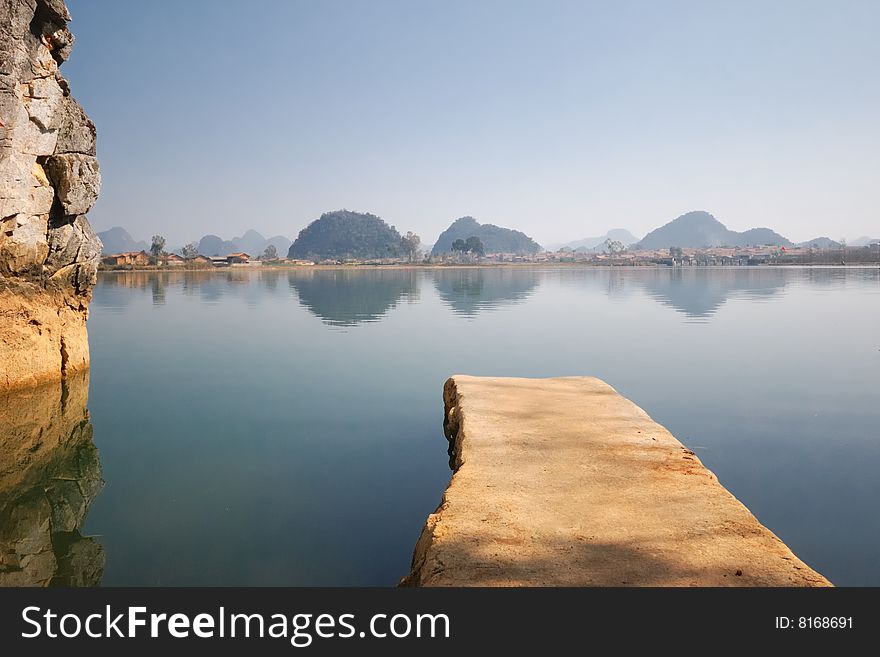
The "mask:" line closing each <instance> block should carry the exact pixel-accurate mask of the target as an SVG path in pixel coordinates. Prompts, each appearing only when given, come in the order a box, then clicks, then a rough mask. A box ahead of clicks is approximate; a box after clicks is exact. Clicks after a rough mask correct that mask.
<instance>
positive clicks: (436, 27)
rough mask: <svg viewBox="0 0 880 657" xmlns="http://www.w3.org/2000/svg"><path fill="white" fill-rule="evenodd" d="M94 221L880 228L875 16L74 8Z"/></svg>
mask: <svg viewBox="0 0 880 657" xmlns="http://www.w3.org/2000/svg"><path fill="white" fill-rule="evenodd" d="M68 5H69V7H70V10H71V13H72V14H73V22H72V24H71V29H72V30H73V32H74V33H75V34H76V37H77V43H76V46H75V48H74V51H73V56H72V57H71V59H70V61H68V62H67V63H66V64H65V65H64V67H63V68H62V72H63V73H64V74H65V75H66V76H67V77H68V78H69V79H70V80H71V85H72V88H73V92H74V95H76V96H77V98H78V99H79V100H80V102H81V103H82V104H83V106H84V107H85V108H86V110H87V111H88V113H89V114H90V115H91V117H92V118H93V119H94V121H95V123H96V124H97V126H98V155H99V158H100V162H101V171H102V174H103V177H104V188H103V190H102V193H101V197H100V199H99V201H98V204H97V205H96V206H95V208H94V210H93V211H92V212H91V213H90V215H89V216H90V218H91V220H92V223H93V225H94V226H95V227H96V229H98V230H103V229H106V228H109V227H111V226H115V225H121V226H124V227H126V228H127V229H129V231H130V232H131V233H132V234H133V235H134V236H135V238H137V239H143V238H147V239H148V238H149V236H150V235H152V234H153V233H157V232H158V233H162V234H164V235H166V237H168V240H169V243H170V244H181V243H183V242H184V241H189V240H191V239H194V238H197V237H200V236H201V235H203V234H205V233H217V234H219V235H221V236H223V237H225V238H229V237H232V236H233V235H238V234H241V233H242V232H244V230H246V229H247V228H256V229H257V230H259V231H260V232H262V233H263V234H264V235H267V236H269V235H274V234H278V233H282V234H285V235H288V236H289V237H295V236H296V234H297V233H298V232H299V230H300V229H302V228H303V227H304V226H305V225H306V224H308V223H309V222H310V221H312V220H314V219H316V218H317V217H318V216H320V214H321V213H322V212H324V211H328V210H334V209H339V208H348V209H351V210H362V211H369V212H373V213H375V214H378V215H379V216H381V217H383V218H384V219H385V220H386V221H388V222H389V223H391V224H394V225H396V226H397V228H398V229H399V230H401V231H405V230H414V231H415V232H417V233H419V234H420V235H421V236H422V240H423V242H427V243H431V242H433V241H434V240H435V239H436V237H437V235H438V233H439V232H440V231H441V230H443V229H444V228H445V227H446V226H447V225H448V224H449V223H450V222H451V221H452V220H453V219H455V218H457V217H460V216H462V215H466V214H470V215H473V216H475V217H476V218H477V219H478V220H480V221H482V222H491V223H496V224H499V225H502V226H508V227H514V228H518V229H521V230H524V231H525V232H527V233H529V234H530V235H532V236H533V237H534V238H535V239H537V240H538V241H539V242H542V243H544V244H546V243H552V242H560V241H567V240H572V239H576V238H581V237H586V236H591V235H596V234H602V233H604V232H605V231H606V230H607V229H609V228H614V227H622V228H628V229H629V230H631V231H633V232H634V233H636V234H637V235H641V234H643V233H645V232H647V231H648V230H650V229H653V228H656V227H657V226H659V225H661V224H663V223H666V222H667V221H669V220H671V219H673V218H675V217H676V216H678V215H679V214H682V213H683V212H686V211H688V210H693V209H704V210H708V211H710V212H712V213H713V214H714V215H715V216H716V217H717V218H718V219H719V220H720V221H722V222H724V223H725V224H727V225H728V227H730V228H732V229H735V230H744V229H746V228H749V227H753V226H769V227H772V228H774V229H776V230H778V231H780V232H781V233H782V234H784V235H785V236H786V237H789V238H790V239H794V240H805V239H808V238H812V237H815V236H818V235H828V236H829V237H831V238H834V239H837V238H840V237H844V236H845V237H848V238H850V239H852V238H854V237H858V236H860V235H865V234H871V235H872V236H877V235H878V234H880V76H878V69H877V67H878V62H880V39H878V38H877V27H878V24H880V2H876V0H866V1H864V2H856V1H852V0H846V1H841V2H828V1H827V0H825V1H822V2H809V1H805V0H792V1H780V0H774V1H772V2H768V1H762V2H745V1H737V2H720V1H719V2H712V1H711V0H702V1H697V0H695V1H693V2H671V1H668V0H667V1H664V2H653V1H647V0H646V1H643V2H618V1H615V2H611V1H610V0H608V1H606V2H602V3H599V2H592V3H591V2H586V1H580V2H552V1H541V2H538V1H537V0H536V1H533V2H512V1H510V0H504V1H498V2H480V1H477V0H467V1H462V2H458V1H450V0H443V1H442V2H441V1H439V0H438V1H435V2H427V1H418V0H401V1H377V0H373V1H367V0H350V1H346V2H343V1H333V0H322V1H320V2H319V1H317V0H314V1H309V2H296V1H293V0H289V1H282V0H261V1H260V2H242V1H240V0H235V1H233V0H186V1H185V2H184V1H182V0H150V2H128V1H125V2H122V1H120V0H68Z"/></svg>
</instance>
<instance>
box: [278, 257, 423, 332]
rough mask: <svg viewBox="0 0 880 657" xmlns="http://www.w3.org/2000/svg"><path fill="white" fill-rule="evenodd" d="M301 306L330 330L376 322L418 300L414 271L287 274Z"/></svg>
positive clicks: (309, 270)
mask: <svg viewBox="0 0 880 657" xmlns="http://www.w3.org/2000/svg"><path fill="white" fill-rule="evenodd" d="M287 280H288V283H289V285H290V289H291V290H292V291H293V292H295V293H296V296H297V298H298V299H299V302H300V304H301V305H302V306H303V307H304V308H306V309H307V310H308V311H309V312H310V313H312V314H313V315H315V316H316V317H318V318H319V319H320V320H321V321H322V322H324V323H325V324H328V325H330V326H339V327H350V326H356V325H358V324H362V323H364V322H376V321H379V320H380V319H382V318H383V317H384V316H385V315H386V313H388V311H389V310H391V309H392V308H394V307H396V306H397V304H398V303H400V301H401V300H406V301H417V300H418V298H419V272H418V271H417V270H414V269H397V270H390V269H386V270H382V269H376V270H370V269H350V270H346V269H318V270H315V269H307V270H302V271H301V270H291V271H290V272H289V273H288V279H287Z"/></svg>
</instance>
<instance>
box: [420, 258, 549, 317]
mask: <svg viewBox="0 0 880 657" xmlns="http://www.w3.org/2000/svg"><path fill="white" fill-rule="evenodd" d="M433 275H434V287H435V288H436V290H437V294H439V295H440V299H442V301H443V302H444V303H445V304H446V305H448V306H449V307H450V308H451V309H452V311H453V312H454V313H456V314H457V315H463V316H465V317H470V318H472V317H476V316H477V315H478V314H480V313H481V312H484V311H487V310H493V309H496V308H500V307H503V306H506V305H513V304H516V303H521V302H523V301H525V300H526V299H528V298H529V297H530V296H531V295H532V294H533V293H534V292H535V290H537V288H538V285H539V284H540V282H541V272H539V271H536V270H534V269H528V268H518V267H516V268H513V267H498V268H484V267H455V268H448V269H438V270H436V271H434V272H433Z"/></svg>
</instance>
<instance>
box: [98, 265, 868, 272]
mask: <svg viewBox="0 0 880 657" xmlns="http://www.w3.org/2000/svg"><path fill="white" fill-rule="evenodd" d="M537 268H541V269H627V270H648V269H650V270H654V269H660V270H669V271H700V270H725V271H728V270H755V269H878V268H880V262H876V263H858V264H843V265H827V264H821V265H819V264H816V265H812V264H808V263H804V264H789V263H786V264H779V265H773V264H762V265H705V266H702V265H701V266H687V267H682V266H669V265H658V264H644V265H631V264H595V263H589V262H583V263H580V262H498V263H473V264H469V263H455V264H409V263H407V264H403V263H401V264H376V265H371V264H351V265H346V264H341V265H340V264H337V265H231V266H228V267H180V266H178V267H159V266H155V267H151V266H146V267H131V268H124V269H122V268H120V269H98V274H127V273H131V272H147V273H149V272H162V273H164V272H177V273H200V272H208V273H220V272H229V271H257V272H259V271H314V270H380V269H381V270H389V269H395V270H413V269H417V270H418V269H424V270H444V269H537Z"/></svg>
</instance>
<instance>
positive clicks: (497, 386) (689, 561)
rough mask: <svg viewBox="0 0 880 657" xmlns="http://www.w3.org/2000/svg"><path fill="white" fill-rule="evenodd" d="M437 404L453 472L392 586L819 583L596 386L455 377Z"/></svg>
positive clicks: (690, 457)
mask: <svg viewBox="0 0 880 657" xmlns="http://www.w3.org/2000/svg"><path fill="white" fill-rule="evenodd" d="M443 396H444V403H445V407H446V421H445V428H446V435H447V438H449V440H450V449H451V452H450V453H451V459H452V461H451V463H452V465H453V467H454V469H455V472H454V474H453V476H452V479H451V481H450V483H449V487H448V488H447V490H446V493H445V494H444V496H443V501H442V503H441V504H440V506H439V507H438V509H437V511H436V512H435V513H433V514H431V515H430V516H429V517H428V520H427V523H426V524H425V528H424V530H423V532H422V535H421V537H420V538H419V540H418V544H417V545H416V549H415V553H414V556H413V565H412V571H411V572H410V574H409V575H407V576H406V577H405V578H404V579H403V580H402V581H401V584H402V585H409V586H830V582H829V581H828V580H827V579H825V578H824V577H823V576H822V575H820V574H819V573H817V572H816V571H814V570H813V569H812V568H810V567H809V566H808V565H806V564H805V563H804V562H802V561H801V560H800V559H798V558H797V557H796V556H795V555H794V553H792V551H791V550H790V549H789V548H788V547H787V546H786V545H785V544H784V543H783V542H782V541H781V540H780V539H779V538H777V537H776V536H775V535H774V534H773V533H772V532H771V531H770V530H769V529H767V528H766V527H764V526H763V525H762V524H761V523H760V522H758V520H757V519H756V518H755V516H753V515H752V514H751V512H750V511H749V510H748V509H747V508H746V507H745V506H744V505H743V504H742V503H740V502H739V501H738V500H737V499H736V498H735V497H734V496H733V495H732V494H731V493H730V492H728V491H727V489H725V488H724V486H722V485H721V484H720V483H719V482H718V479H717V478H716V477H715V475H714V474H712V472H710V471H709V470H708V469H707V468H706V467H705V466H703V464H702V463H701V462H700V460H699V459H698V458H697V457H696V455H695V454H694V453H693V452H692V451H690V450H688V449H687V448H686V447H684V446H683V445H682V444H681V443H680V442H679V441H678V440H676V438H675V437H674V436H673V435H672V434H671V433H669V431H667V430H666V429H665V428H663V427H662V426H660V425H659V424H657V423H656V422H654V421H653V420H652V419H651V418H650V417H649V416H648V414H647V413H645V412H644V411H643V410H642V409H640V408H639V407H638V406H636V405H635V404H633V403H632V402H631V401H629V400H628V399H626V398H624V397H623V396H621V395H620V394H618V393H617V392H616V391H615V390H614V389H613V388H612V387H611V386H609V385H608V384H606V383H604V382H602V381H600V380H599V379H596V378H591V377H565V378H554V379H517V378H488V377H472V376H454V377H453V378H451V379H449V380H448V381H447V382H446V385H445V388H444V393H443ZM756 458H759V457H756Z"/></svg>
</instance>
